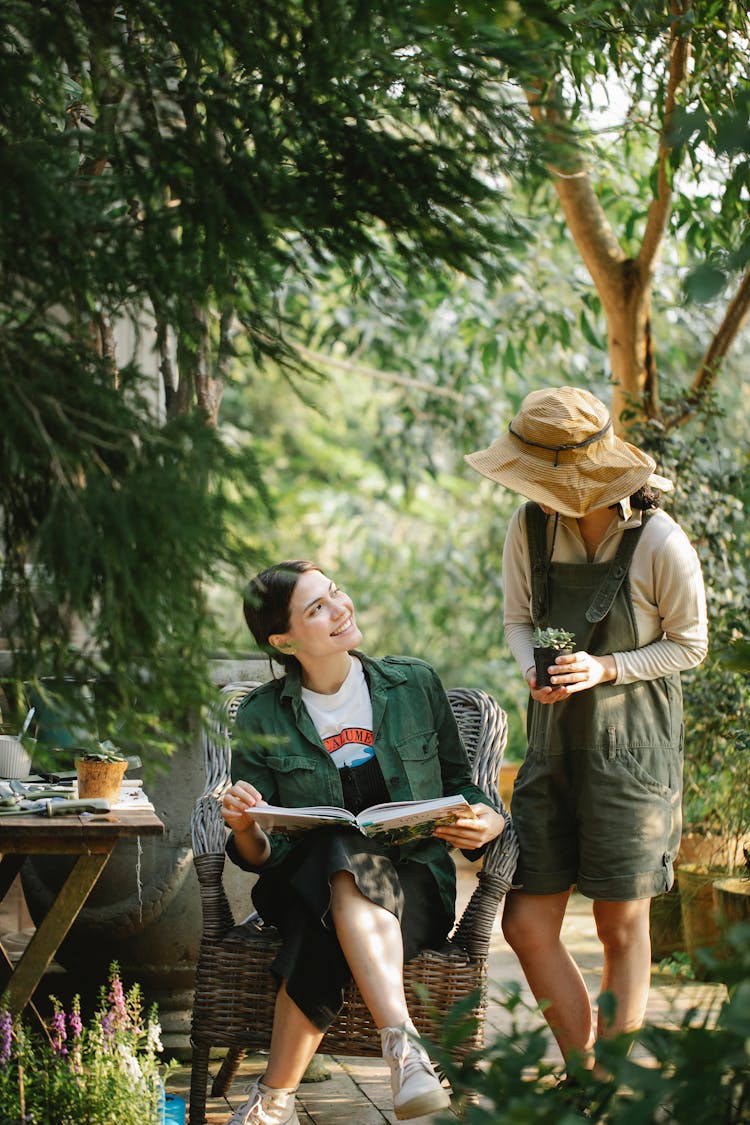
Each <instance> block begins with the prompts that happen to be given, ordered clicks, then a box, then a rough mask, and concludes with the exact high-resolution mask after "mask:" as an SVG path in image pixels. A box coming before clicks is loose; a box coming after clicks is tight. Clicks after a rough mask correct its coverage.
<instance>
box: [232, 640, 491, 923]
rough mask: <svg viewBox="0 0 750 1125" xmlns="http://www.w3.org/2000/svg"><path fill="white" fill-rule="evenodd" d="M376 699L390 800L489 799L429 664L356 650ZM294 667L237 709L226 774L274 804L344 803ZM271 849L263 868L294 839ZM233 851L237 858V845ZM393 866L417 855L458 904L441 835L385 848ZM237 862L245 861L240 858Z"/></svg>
mask: <svg viewBox="0 0 750 1125" xmlns="http://www.w3.org/2000/svg"><path fill="white" fill-rule="evenodd" d="M357 656H358V658H359V659H360V660H361V661H362V666H363V668H364V671H365V676H366V678H367V682H368V684H369V687H370V696H371V699H372V723H373V737H374V742H375V747H374V749H375V755H376V757H377V759H378V761H379V763H380V766H381V769H382V771H383V777H384V778H385V782H386V785H387V787H388V792H389V795H390V797H391V799H392V800H394V801H408V800H420V799H426V798H428V797H439V796H443V795H445V796H447V795H452V794H455V793H462V794H463V795H464V796H465V797H466V799H467V800H468V801H469V802H470V803H471V804H476V803H477V802H482V803H484V804H487V805H491V801H490V800H489V799H488V798H487V796H486V795H485V794H484V792H483V791H482V790H481V789H480V788H479V787H478V786H476V785H474V784H473V783H472V780H471V769H470V766H469V760H468V758H467V755H466V751H465V749H464V746H463V743H462V742H461V736H460V735H459V732H458V727H457V725H456V720H455V718H454V715H453V712H452V710H451V706H450V703H449V701H448V697H447V695H446V693H445V690H444V688H443V686H442V684H441V682H440V680H439V678H438V675H437V673H436V672H435V670H434V669H433V668H432V667H431V666H430V665H429V664H426V663H425V662H424V661H422V660H415V659H412V658H410V657H405V656H386V657H385V658H384V659H382V660H376V659H373V658H371V657H368V656H364V655H363V654H361V653H357ZM300 689H301V677H300V669H299V668H294V669H293V670H291V671H289V672H288V673H287V675H286V676H284V677H283V679H280V680H271V681H270V682H269V683H265V684H262V685H261V686H260V687H258V688H256V689H255V691H253V692H252V693H251V694H250V695H249V696H248V697H247V699H245V700H244V701H243V702H242V704H241V705H240V708H239V710H238V712H237V719H236V722H235V726H234V733H233V740H232V743H233V748H232V779H233V780H234V781H237V780H240V779H241V780H244V781H250V782H251V783H252V784H253V785H254V786H255V788H256V789H258V791H259V792H260V793H261V794H262V795H263V798H264V800H266V801H268V802H269V804H273V805H286V806H288V807H295V806H296V807H299V806H302V805H337V806H341V805H342V804H343V799H344V796H343V790H342V787H341V779H340V776H339V771H338V769H337V768H336V765H335V763H334V762H333V760H332V758H331V756H330V754H329V753H328V752H327V751H326V749H325V747H324V746H323V743H322V742H321V739H320V737H319V735H318V732H317V730H316V729H315V725H314V723H313V721H312V719H311V718H310V716H309V714H308V712H307V708H306V707H305V705H304V703H303V702H302V696H301V690H300ZM269 838H270V841H271V854H270V856H269V858H268V860H267V861H266V863H265V864H263V866H262V867H261V868H248V870H258V871H262V872H263V873H264V874H266V873H267V872H269V871H270V870H272V868H273V867H275V866H276V865H278V864H279V863H280V862H281V861H282V860H283V859H285V858H286V857H287V856H288V855H289V853H290V851H291V850H292V848H294V847H298V846H299V845H300V837H294V838H291V837H289V836H285V835H283V834H280V833H272V834H271V836H270V837H269ZM229 854H230V857H231V858H232V859H233V860H234V861H235V862H238V860H239V857H238V855H237V853H236V850H235V849H234V848H233V847H232V846H231V845H230V846H229ZM389 855H391V856H392V858H393V859H394V861H395V862H396V863H398V862H399V861H402V862H403V861H404V860H416V861H418V862H420V863H425V864H427V865H428V867H429V868H430V869H431V871H432V873H433V875H434V878H435V880H436V882H437V885H438V888H439V890H440V895H441V898H442V900H443V902H444V904H445V906H446V909H448V910H449V911H452V910H453V909H454V904H455V890H456V878H455V867H454V865H453V860H452V859H451V857H450V855H449V853H448V849H447V847H446V845H445V843H444V842H443V841H442V840H438V839H435V838H429V839H427V840H416V841H413V842H410V843H408V844H405V845H404V846H403V847H400V848H392V849H389ZM241 866H245V865H244V864H242V863H241Z"/></svg>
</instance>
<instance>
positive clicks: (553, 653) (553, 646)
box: [531, 627, 575, 687]
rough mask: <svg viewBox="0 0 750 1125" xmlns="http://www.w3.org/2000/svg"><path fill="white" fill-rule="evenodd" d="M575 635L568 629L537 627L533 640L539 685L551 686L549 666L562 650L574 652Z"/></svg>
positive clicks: (537, 682)
mask: <svg viewBox="0 0 750 1125" xmlns="http://www.w3.org/2000/svg"><path fill="white" fill-rule="evenodd" d="M574 640H575V636H574V634H573V633H569V632H568V630H567V629H555V628H546V629H541V628H539V627H537V628H536V629H535V630H534V633H533V635H532V638H531V641H532V644H533V645H534V664H535V667H536V685H537V687H551V686H552V685H551V684H550V678H549V671H548V668H549V667H550V665H551V664H554V663H555V658H556V657H558V656H559V655H560V653H561V652H572V651H573V641H574Z"/></svg>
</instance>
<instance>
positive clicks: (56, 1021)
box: [50, 1004, 68, 1057]
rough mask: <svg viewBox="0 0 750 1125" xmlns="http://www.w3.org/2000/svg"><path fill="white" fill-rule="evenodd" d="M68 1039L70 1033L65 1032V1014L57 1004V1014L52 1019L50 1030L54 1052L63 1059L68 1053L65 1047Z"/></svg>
mask: <svg viewBox="0 0 750 1125" xmlns="http://www.w3.org/2000/svg"><path fill="white" fill-rule="evenodd" d="M67 1037H68V1033H67V1031H66V1030H65V1012H64V1011H63V1010H62V1008H60V1007H58V1006H57V1004H56V1005H55V1014H54V1016H53V1017H52V1027H51V1028H50V1041H51V1043H52V1049H53V1051H55V1053H56V1054H58V1055H62V1056H63V1057H64V1056H65V1055H67V1053H68V1051H67V1048H66V1046H65V1040H66V1039H67Z"/></svg>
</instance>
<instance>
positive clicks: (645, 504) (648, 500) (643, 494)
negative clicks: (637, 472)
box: [630, 484, 661, 512]
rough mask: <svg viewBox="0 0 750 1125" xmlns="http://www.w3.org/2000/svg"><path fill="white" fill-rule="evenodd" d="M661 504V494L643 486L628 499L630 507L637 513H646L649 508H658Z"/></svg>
mask: <svg viewBox="0 0 750 1125" xmlns="http://www.w3.org/2000/svg"><path fill="white" fill-rule="evenodd" d="M660 504H661V492H659V490H658V489H656V488H652V487H651V485H650V484H644V485H642V486H641V488H639V489H638V491H637V492H634V493H633V495H632V496H631V497H630V506H631V508H635V510H636V511H638V512H647V511H648V510H649V508H658V507H659V505H660Z"/></svg>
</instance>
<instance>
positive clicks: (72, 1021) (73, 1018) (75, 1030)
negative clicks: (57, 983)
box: [68, 996, 83, 1039]
mask: <svg viewBox="0 0 750 1125" xmlns="http://www.w3.org/2000/svg"><path fill="white" fill-rule="evenodd" d="M68 1030H69V1031H70V1038H71V1039H80V1038H81V1035H82V1034H83V1023H82V1021H81V1009H80V1007H79V1000H78V997H77V996H76V998H75V1000H74V1001H73V1009H72V1011H71V1013H70V1015H69V1016H68Z"/></svg>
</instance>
